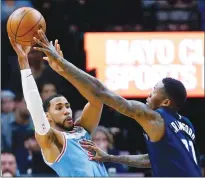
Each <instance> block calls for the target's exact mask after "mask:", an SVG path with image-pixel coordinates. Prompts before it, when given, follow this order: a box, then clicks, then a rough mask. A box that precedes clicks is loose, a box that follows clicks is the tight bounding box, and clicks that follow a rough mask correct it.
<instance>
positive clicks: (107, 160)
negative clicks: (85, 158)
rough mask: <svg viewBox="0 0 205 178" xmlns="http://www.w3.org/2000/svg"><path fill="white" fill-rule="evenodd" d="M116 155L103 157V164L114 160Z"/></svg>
mask: <svg viewBox="0 0 205 178" xmlns="http://www.w3.org/2000/svg"><path fill="white" fill-rule="evenodd" d="M113 157H114V155H109V154H105V155H103V156H101V159H100V160H101V161H102V162H109V161H111V160H112V159H113Z"/></svg>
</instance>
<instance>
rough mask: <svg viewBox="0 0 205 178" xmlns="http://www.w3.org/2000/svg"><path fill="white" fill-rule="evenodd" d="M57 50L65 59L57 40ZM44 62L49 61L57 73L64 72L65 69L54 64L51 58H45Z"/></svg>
mask: <svg viewBox="0 0 205 178" xmlns="http://www.w3.org/2000/svg"><path fill="white" fill-rule="evenodd" d="M55 49H56V51H57V52H58V54H59V55H60V56H61V57H63V52H62V51H61V48H60V44H58V40H55ZM43 59H44V60H46V61H48V63H49V65H50V67H51V68H52V69H53V70H55V71H56V72H63V69H62V68H61V67H60V66H59V65H57V64H56V63H54V62H53V61H52V60H50V58H49V57H43Z"/></svg>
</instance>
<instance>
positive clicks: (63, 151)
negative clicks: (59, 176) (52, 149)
mask: <svg viewBox="0 0 205 178" xmlns="http://www.w3.org/2000/svg"><path fill="white" fill-rule="evenodd" d="M62 134H63V138H64V141H65V142H64V143H65V144H64V145H63V150H62V151H61V153H60V155H59V156H58V157H57V159H56V160H55V162H59V161H60V159H61V158H62V157H63V155H64V153H65V150H66V148H67V139H66V138H65V134H64V133H62Z"/></svg>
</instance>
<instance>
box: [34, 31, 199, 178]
mask: <svg viewBox="0 0 205 178" xmlns="http://www.w3.org/2000/svg"><path fill="white" fill-rule="evenodd" d="M38 35H39V36H40V38H41V41H39V40H38V39H36V38H34V40H35V41H36V43H38V44H39V45H40V46H41V48H39V47H35V48H34V49H36V50H38V51H42V52H44V53H45V54H46V55H47V58H46V59H47V61H48V62H49V65H50V66H51V67H52V68H53V69H54V70H55V71H56V72H58V70H59V69H60V70H62V71H64V73H65V75H64V77H65V78H66V79H67V80H68V81H69V82H70V83H71V84H72V85H73V86H75V87H76V88H77V89H78V90H79V91H80V92H81V91H83V92H84V93H85V96H89V97H91V96H92V98H95V99H96V101H98V100H99V101H101V102H102V103H104V104H106V105H108V106H110V107H112V108H113V109H115V110H116V111H118V112H120V113H121V114H124V115H126V116H128V117H130V118H133V119H134V120H136V121H137V122H138V123H139V124H140V125H141V126H142V128H143V130H144V132H145V133H144V135H145V139H146V142H147V147H148V155H149V159H150V163H151V167H152V170H153V175H154V176H167V177H168V176H178V177H180V176H182V177H186V176H189V177H192V176H201V171H200V168H199V166H198V162H197V158H196V157H197V156H196V150H195V147H194V145H195V131H194V128H193V126H192V124H191V123H190V121H189V120H188V119H187V118H186V117H184V116H180V115H179V114H178V110H179V109H180V108H181V107H182V106H183V104H184V102H185V100H186V96H187V93H186V89H185V87H184V85H183V84H182V83H181V82H180V81H178V80H175V79H172V78H164V79H163V80H162V81H159V82H158V83H157V84H156V86H155V87H154V90H153V92H152V93H151V94H150V95H149V97H148V98H147V103H146V104H144V103H141V102H138V101H133V100H126V99H125V98H122V97H121V96H119V95H117V94H115V93H114V92H112V91H110V90H109V89H108V88H106V87H105V86H104V85H103V84H102V83H101V82H100V81H99V80H97V79H96V78H94V77H92V76H90V75H89V74H87V73H85V72H84V71H82V70H80V69H78V68H77V67H75V66H74V65H73V64H71V63H70V62H68V61H67V60H65V59H64V58H63V57H62V56H61V55H59V50H60V46H59V44H57V41H56V43H55V47H54V46H53V44H52V43H49V41H48V39H47V37H46V36H45V34H44V32H43V31H42V30H39V31H38ZM129 158H130V159H131V160H132V161H134V160H135V158H132V157H129Z"/></svg>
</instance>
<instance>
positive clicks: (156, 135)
mask: <svg viewBox="0 0 205 178" xmlns="http://www.w3.org/2000/svg"><path fill="white" fill-rule="evenodd" d="M38 33H39V36H41V39H42V42H41V41H39V40H37V39H35V38H34V40H35V41H36V42H37V43H38V44H39V45H40V46H42V48H37V47H35V48H34V49H36V50H39V51H42V52H44V53H45V54H46V55H47V57H48V58H49V59H50V62H53V63H56V64H57V65H58V66H59V67H60V68H62V69H63V70H64V72H65V75H66V76H65V77H66V78H67V80H68V81H70V83H71V84H72V85H73V86H75V87H76V88H77V89H78V91H79V92H80V93H81V94H82V95H83V96H84V97H86V99H87V100H88V101H91V102H92V103H94V102H95V101H96V100H100V101H101V102H102V103H104V104H106V105H108V106H110V107H112V108H114V109H115V110H117V111H118V112H120V113H122V114H124V115H126V116H128V117H131V118H133V119H135V120H136V121H137V122H138V123H139V124H140V125H141V126H142V127H143V129H144V130H145V131H146V132H147V134H148V135H149V137H150V139H151V140H152V141H158V140H159V139H161V137H162V136H163V134H164V122H163V119H162V118H161V116H160V115H159V114H158V113H157V112H155V111H153V110H151V109H149V108H148V107H147V106H146V105H145V104H143V103H141V102H138V101H130V100H126V99H124V98H122V97H121V96H119V95H116V94H115V93H114V92H112V91H110V90H109V89H107V88H106V87H105V86H104V85H103V84H102V83H101V82H100V81H99V80H97V79H96V78H94V77H92V76H90V75H89V74H87V73H85V72H84V71H82V70H80V69H78V68H77V67H75V66H74V65H73V64H71V63H70V62H68V61H67V60H65V59H64V58H62V57H61V56H60V55H59V54H58V53H57V51H56V50H55V47H54V46H53V45H52V44H51V43H49V42H48V40H47V38H46V36H45V34H44V33H43V31H42V30H40V31H38Z"/></svg>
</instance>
